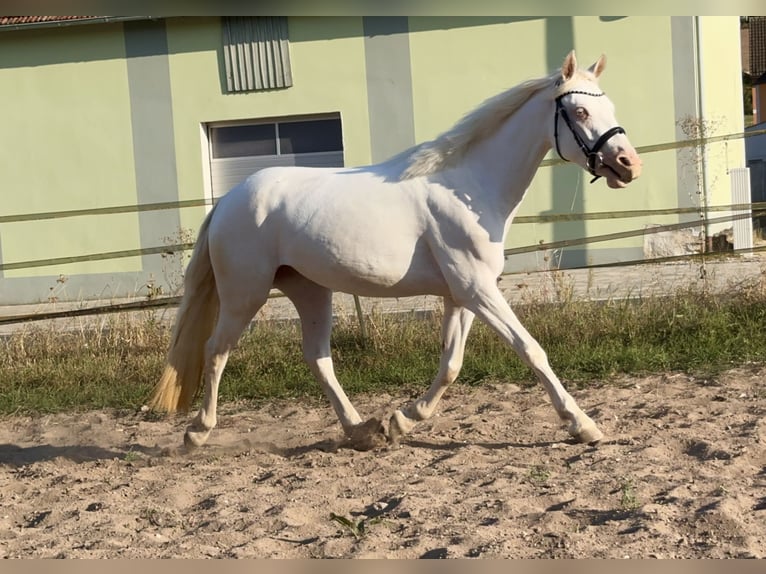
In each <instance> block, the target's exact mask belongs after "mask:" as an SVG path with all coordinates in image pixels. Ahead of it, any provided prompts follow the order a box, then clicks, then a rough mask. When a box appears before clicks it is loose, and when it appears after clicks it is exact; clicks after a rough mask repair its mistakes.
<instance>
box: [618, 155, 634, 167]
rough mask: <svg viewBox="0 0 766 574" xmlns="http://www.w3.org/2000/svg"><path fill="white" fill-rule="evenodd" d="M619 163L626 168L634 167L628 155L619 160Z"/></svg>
mask: <svg viewBox="0 0 766 574" xmlns="http://www.w3.org/2000/svg"><path fill="white" fill-rule="evenodd" d="M617 161H619V162H620V163H621V164H622V165H624V166H625V167H630V166H631V165H633V163H632V162H631V161H630V158H629V157H628V156H627V155H621V156H620V157H618V158H617Z"/></svg>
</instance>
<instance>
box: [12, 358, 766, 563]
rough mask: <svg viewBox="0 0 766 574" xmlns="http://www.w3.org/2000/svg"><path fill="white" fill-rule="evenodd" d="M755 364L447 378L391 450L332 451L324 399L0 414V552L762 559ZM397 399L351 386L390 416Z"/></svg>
mask: <svg viewBox="0 0 766 574" xmlns="http://www.w3.org/2000/svg"><path fill="white" fill-rule="evenodd" d="M765 374H766V370H764V369H757V368H739V369H736V370H732V371H729V372H727V373H725V374H723V375H721V376H719V377H716V378H715V379H711V380H699V379H694V378H691V377H688V376H686V375H681V374H672V375H664V376H651V377H645V378H625V379H621V380H619V381H611V382H610V384H609V385H608V386H607V385H594V386H591V387H589V388H588V389H585V390H579V391H575V390H573V391H572V394H573V395H574V396H575V397H576V399H577V400H578V403H579V404H580V406H581V407H582V408H583V409H584V410H585V411H586V412H588V413H589V414H590V415H591V416H592V417H593V418H594V420H596V422H598V423H599V424H600V426H601V428H602V430H603V431H604V432H605V434H606V437H605V439H604V441H603V442H602V443H600V444H599V445H597V446H588V445H580V444H574V443H572V442H571V441H569V439H568V438H567V435H566V432H565V430H564V428H563V426H562V425H561V424H560V423H559V421H558V419H557V417H556V415H555V413H554V411H553V409H552V408H551V406H550V404H549V403H548V401H547V397H546V396H545V395H544V392H543V391H542V389H541V388H538V387H534V388H521V387H519V386H517V385H514V384H493V385H486V386H483V387H481V388H475V389H470V388H466V387H460V386H455V387H453V389H451V390H450V391H449V392H448V393H447V395H446V397H445V399H444V400H443V401H442V403H441V405H440V408H439V411H438V415H437V416H435V417H434V418H432V419H431V420H429V421H426V422H423V423H421V424H420V426H418V427H417V428H416V429H415V431H414V432H413V434H411V435H409V437H407V438H406V439H405V440H404V441H403V442H402V444H401V445H400V446H399V447H397V448H390V449H389V448H382V449H378V450H373V451H367V452H359V451H355V450H352V449H350V448H346V447H345V445H344V444H343V441H342V440H341V436H340V425H339V424H338V423H337V419H336V418H335V416H334V414H333V413H332V411H331V410H330V408H329V406H325V405H324V404H322V403H319V404H308V403H274V404H269V405H265V406H262V407H259V408H255V409H245V408H242V407H239V408H236V407H234V406H225V407H224V408H223V409H221V410H220V411H219V414H220V416H219V426H218V428H217V429H216V430H215V431H214V432H213V435H212V436H211V439H210V442H209V444H208V446H206V447H204V448H202V449H200V450H197V451H194V452H186V451H185V450H184V449H183V447H181V446H180V445H181V441H182V434H183V430H184V428H185V425H186V422H187V421H188V418H187V417H178V418H173V419H170V420H167V419H164V420H160V421H156V420H150V419H149V418H148V417H147V415H145V414H144V413H141V412H140V411H139V412H136V413H129V414H125V413H114V412H89V413H85V414H80V415H74V414H62V415H53V416H44V417H36V418H28V417H5V418H3V419H2V420H0V557H6V558H31V557H45V558H54V557H58V558H85V557H93V558H118V557H119V558H155V557H167V558H172V557H179V558H204V557H211V558H240V557H243V558H244V557H249V558H255V557H259V558H313V557H317V558H324V557H343V558H352V557H360V558H361V557H390V558H465V557H476V558H560V557H578V558H581V557H604V558H607V557H608V558H623V557H631V558H642V557H643V558H649V557H656V558H687V557H688V558H691V557H696V558H703V557H704V558H727V557H738V558H766V419H764V415H766V383H764V375H765ZM408 400H409V397H406V396H396V397H392V396H374V397H357V398H356V401H355V402H356V403H357V406H358V408H359V410H360V413H364V414H366V415H368V416H370V415H377V416H380V417H381V418H384V417H385V418H386V419H387V418H388V417H387V415H388V414H389V413H390V412H391V409H392V408H394V407H398V406H400V405H402V404H404V403H405V402H406V401H408Z"/></svg>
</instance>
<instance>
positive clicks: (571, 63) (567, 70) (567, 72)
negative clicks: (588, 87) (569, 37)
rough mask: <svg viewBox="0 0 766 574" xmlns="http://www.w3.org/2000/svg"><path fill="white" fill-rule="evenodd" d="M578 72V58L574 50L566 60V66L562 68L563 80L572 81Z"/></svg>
mask: <svg viewBox="0 0 766 574" xmlns="http://www.w3.org/2000/svg"><path fill="white" fill-rule="evenodd" d="M576 71H577V58H575V51H574V50H572V51H571V52H569V54H567V57H566V58H564V65H563V66H561V79H562V80H564V81H565V82H566V81H567V80H571V79H572V77H574V75H575V72H576Z"/></svg>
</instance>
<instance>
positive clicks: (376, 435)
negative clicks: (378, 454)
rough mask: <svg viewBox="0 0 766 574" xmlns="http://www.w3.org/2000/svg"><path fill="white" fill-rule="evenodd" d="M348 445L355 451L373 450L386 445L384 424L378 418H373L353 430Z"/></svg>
mask: <svg viewBox="0 0 766 574" xmlns="http://www.w3.org/2000/svg"><path fill="white" fill-rule="evenodd" d="M348 443H349V446H351V448H353V449H354V450H362V451H364V450H373V449H376V448H380V447H381V446H383V445H385V444H386V435H385V433H384V432H383V423H382V422H380V419H378V418H375V417H373V418H371V419H370V420H368V421H365V422H363V423H361V424H358V425H356V426H355V427H353V428H352V429H351V433H350V434H349V435H348Z"/></svg>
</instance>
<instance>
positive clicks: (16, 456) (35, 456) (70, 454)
mask: <svg viewBox="0 0 766 574" xmlns="http://www.w3.org/2000/svg"><path fill="white" fill-rule="evenodd" d="M557 442H558V443H560V442H561V441H539V442H529V443H519V442H492V443H490V442H456V441H451V442H446V443H444V442H436V441H434V442H431V441H428V440H423V439H406V440H403V441H402V443H401V446H407V447H409V448H415V449H424V450H432V451H448V452H453V453H454V452H457V451H458V450H461V449H464V448H467V447H470V446H475V447H479V448H483V449H487V450H506V449H519V448H544V447H549V446H552V445H554V444H556V443H557ZM571 442H572V444H574V443H575V441H574V440H572V441H571ZM217 449H223V450H232V449H234V450H253V451H256V452H267V453H271V454H276V455H279V456H282V457H284V458H295V457H298V456H301V455H305V454H307V453H310V452H315V451H321V452H331V453H337V452H338V451H342V450H348V451H353V450H358V449H355V448H354V447H353V446H352V445H351V444H350V443H349V442H348V441H346V440H344V439H325V440H320V441H317V442H313V443H310V444H305V445H299V446H294V447H284V446H278V445H276V444H273V443H250V442H249V441H244V442H243V443H238V444H237V445H220V444H215V443H213V444H209V445H206V446H204V447H201V448H200V449H193V450H189V449H186V448H185V447H184V446H182V445H179V446H178V447H177V448H162V447H159V446H153V447H148V446H144V445H139V444H129V445H124V446H121V447H115V448H104V447H100V446H96V445H52V444H41V445H35V446H19V445H16V444H10V443H4V444H0V466H3V465H5V466H10V467H16V468H18V467H22V466H26V465H30V464H35V463H39V462H46V461H51V460H55V459H59V458H61V459H66V460H69V461H71V462H74V463H77V464H81V463H86V462H93V461H99V460H114V459H118V460H130V458H131V456H132V455H134V454H138V455H142V456H143V457H144V458H159V457H168V456H171V455H179V456H184V455H191V454H193V453H204V452H206V451H208V452H209V451H213V450H217ZM389 449H390V446H383V447H381V448H379V449H375V450H379V451H387V450H389Z"/></svg>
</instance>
